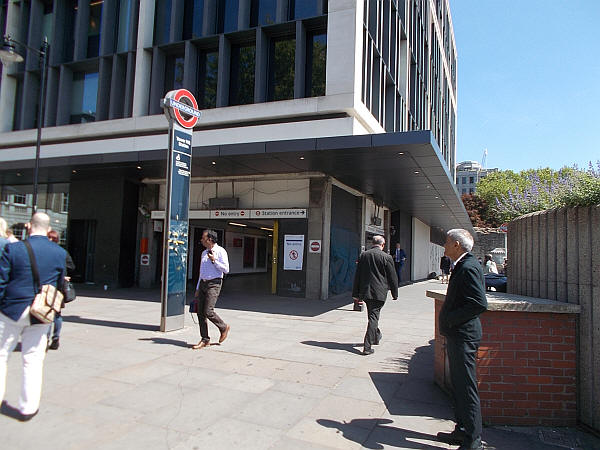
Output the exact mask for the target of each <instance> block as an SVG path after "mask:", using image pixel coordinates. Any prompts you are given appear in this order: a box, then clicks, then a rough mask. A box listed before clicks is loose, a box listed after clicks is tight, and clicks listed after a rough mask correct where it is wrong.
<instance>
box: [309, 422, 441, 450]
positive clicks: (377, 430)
mask: <svg viewBox="0 0 600 450" xmlns="http://www.w3.org/2000/svg"><path fill="white" fill-rule="evenodd" d="M317 423H318V424H319V425H321V426H324V427H326V428H335V429H337V430H339V431H341V432H342V434H343V436H344V437H345V438H346V439H348V440H350V441H354V442H356V443H358V444H360V445H361V446H363V447H365V448H372V449H382V448H385V447H387V446H392V447H400V448H419V449H440V448H443V449H446V448H448V447H447V446H445V445H443V444H442V445H443V446H438V445H435V444H433V442H437V438H436V437H435V436H433V435H431V434H426V433H419V432H418V431H412V430H406V429H404V428H398V427H390V426H387V425H388V424H390V423H394V421H393V420H391V419H353V420H351V421H350V422H338V421H337V420H329V419H317ZM365 429H366V430H371V432H370V433H369V437H368V438H367V440H366V441H365V442H363V440H362V438H361V436H363V435H364V433H360V431H361V430H365ZM411 439H422V440H427V441H433V442H432V444H431V445H428V444H424V443H421V442H414V441H412V440H411Z"/></svg>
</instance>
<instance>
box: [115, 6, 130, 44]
mask: <svg viewBox="0 0 600 450" xmlns="http://www.w3.org/2000/svg"><path fill="white" fill-rule="evenodd" d="M133 2H134V0H121V1H120V4H119V27H118V37H117V52H119V53H120V52H126V51H127V50H129V45H128V41H129V35H130V34H131V33H132V32H133V30H132V27H131V16H132V15H133V7H134V5H133Z"/></svg>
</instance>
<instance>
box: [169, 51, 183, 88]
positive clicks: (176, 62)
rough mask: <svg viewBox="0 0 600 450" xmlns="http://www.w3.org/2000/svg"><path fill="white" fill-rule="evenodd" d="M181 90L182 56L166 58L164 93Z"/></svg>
mask: <svg viewBox="0 0 600 450" xmlns="http://www.w3.org/2000/svg"><path fill="white" fill-rule="evenodd" d="M174 89H183V55H171V56H168V57H167V59H166V62H165V92H168V91H172V90H174Z"/></svg>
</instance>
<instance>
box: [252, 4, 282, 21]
mask: <svg viewBox="0 0 600 450" xmlns="http://www.w3.org/2000/svg"><path fill="white" fill-rule="evenodd" d="M276 14H277V0H252V5H251V9H250V26H251V27H256V26H258V25H271V24H274V23H275V22H276V20H277V15H276Z"/></svg>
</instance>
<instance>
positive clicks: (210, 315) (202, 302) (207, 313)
mask: <svg viewBox="0 0 600 450" xmlns="http://www.w3.org/2000/svg"><path fill="white" fill-rule="evenodd" d="M222 281H223V280H221V279H220V278H217V279H215V280H208V281H200V286H199V287H198V293H199V295H198V325H199V326H200V336H201V338H202V340H203V341H204V342H210V337H209V335H208V322H207V319H208V320H210V321H211V322H212V323H213V324H215V326H216V327H217V328H218V329H219V331H220V332H221V333H222V332H223V331H225V328H227V325H226V324H225V322H223V319H221V318H220V317H219V315H218V314H217V313H216V312H215V305H216V304H217V300H218V298H219V294H220V293H221V285H222Z"/></svg>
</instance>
